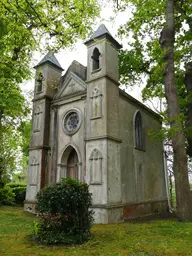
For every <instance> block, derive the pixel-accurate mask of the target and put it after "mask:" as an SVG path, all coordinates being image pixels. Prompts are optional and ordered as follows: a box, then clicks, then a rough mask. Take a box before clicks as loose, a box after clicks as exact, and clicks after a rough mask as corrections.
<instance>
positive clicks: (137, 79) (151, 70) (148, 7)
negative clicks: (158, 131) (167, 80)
mask: <svg viewBox="0 0 192 256" xmlns="http://www.w3.org/2000/svg"><path fill="white" fill-rule="evenodd" d="M121 3H122V4H123V5H124V6H123V8H124V9H125V8H129V9H130V10H131V13H132V16H131V18H130V19H129V20H127V21H126V22H125V24H124V25H122V26H121V27H120V28H119V35H121V36H124V37H126V38H127V48H128V50H122V51H121V52H120V62H119V71H120V79H121V82H122V83H124V84H127V85H128V86H133V85H135V83H137V84H145V88H144V89H143V92H142V96H143V100H148V99H154V98H156V99H158V98H164V97H165V93H164V82H163V74H164V68H165V63H164V60H163V56H164V52H163V50H162V49H161V47H160V44H159V38H160V35H161V31H162V29H163V28H164V26H165V14H166V8H165V7H166V6H165V5H166V1H158V0H147V1H143V0H137V1H135V0H123V1H121ZM120 5H121V4H120ZM119 7H121V6H119ZM174 8H175V13H174V15H175V23H176V26H175V42H174V55H175V74H176V86H177V94H178V96H179V104H180V109H181V112H182V113H183V117H184V116H185V115H186V114H187V106H188V104H189V102H191V99H190V96H189V95H188V93H187V90H186V86H185V83H184V78H185V67H184V66H185V65H184V64H185V63H186V62H189V61H191V47H192V40H191V39H192V22H191V12H192V5H191V4H190V3H189V2H188V1H180V0H178V1H175V6H174ZM164 107H165V108H166V105H164ZM161 115H162V116H163V117H164V118H165V119H167V111H164V112H162V113H161ZM166 121H167V120H166ZM182 121H183V123H184V122H185V121H186V117H185V118H183V119H182ZM171 122H172V120H171V121H169V124H170V123H171ZM184 125H185V124H184ZM167 128H168V129H169V125H168V126H167ZM174 132H177V127H176V131H173V129H172V130H171V131H166V133H165V136H166V134H168V133H169V135H170V134H172V133H174ZM184 132H185V134H186V135H187V136H189V135H190V131H189V130H188V129H185V130H184Z"/></svg>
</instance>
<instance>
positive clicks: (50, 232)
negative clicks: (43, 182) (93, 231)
mask: <svg viewBox="0 0 192 256" xmlns="http://www.w3.org/2000/svg"><path fill="white" fill-rule="evenodd" d="M90 206H91V194H90V193H89V190H88V185H87V184H85V183H81V182H79V181H76V180H72V179H63V180H62V182H61V183H57V184H53V185H50V186H48V187H45V188H44V189H42V190H41V191H40V192H39V193H38V194H37V210H38V212H39V214H40V222H39V223H36V224H35V226H34V232H33V235H32V237H33V238H34V239H35V240H36V241H39V242H41V243H45V244H68V245H70V244H81V243H83V242H85V241H87V240H88V239H89V236H90V228H91V225H92V223H93V211H92V210H90Z"/></svg>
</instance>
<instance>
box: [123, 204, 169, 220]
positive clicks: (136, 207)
mask: <svg viewBox="0 0 192 256" xmlns="http://www.w3.org/2000/svg"><path fill="white" fill-rule="evenodd" d="M168 211H169V206H168V200H162V201H151V202H143V203H139V204H131V205H130V204H128V205H125V206H124V209H123V216H124V220H129V219H135V218H138V217H143V216H146V215H152V214H162V213H166V212H168Z"/></svg>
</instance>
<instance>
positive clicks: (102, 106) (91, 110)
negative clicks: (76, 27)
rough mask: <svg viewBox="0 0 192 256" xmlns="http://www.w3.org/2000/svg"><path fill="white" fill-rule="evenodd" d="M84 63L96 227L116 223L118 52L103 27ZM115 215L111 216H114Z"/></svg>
mask: <svg viewBox="0 0 192 256" xmlns="http://www.w3.org/2000/svg"><path fill="white" fill-rule="evenodd" d="M85 45H86V46H87V50H88V59H87V81H86V82H87V116H86V122H87V123H86V124H87V125H86V128H87V131H86V170H87V182H88V183H89V186H90V191H91V193H92V195H93V209H94V212H95V219H96V222H98V223H110V222H112V221H113V222H114V219H116V221H117V222H118V221H120V219H121V217H122V209H123V208H122V206H121V172H120V143H121V138H120V135H119V83H118V50H119V49H120V48H121V45H120V44H119V43H118V42H117V41H116V40H115V39H114V38H113V37H112V35H111V34H110V32H109V31H108V30H107V28H106V27H105V25H103V24H102V25H100V26H99V28H98V29H97V30H96V32H95V33H94V34H93V35H92V37H91V38H90V39H89V40H88V41H86V42H85ZM114 215H115V216H114Z"/></svg>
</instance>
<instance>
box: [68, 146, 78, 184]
mask: <svg viewBox="0 0 192 256" xmlns="http://www.w3.org/2000/svg"><path fill="white" fill-rule="evenodd" d="M67 178H72V179H78V156H77V153H76V151H75V149H72V150H71V152H70V154H69V156H68V159H67Z"/></svg>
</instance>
